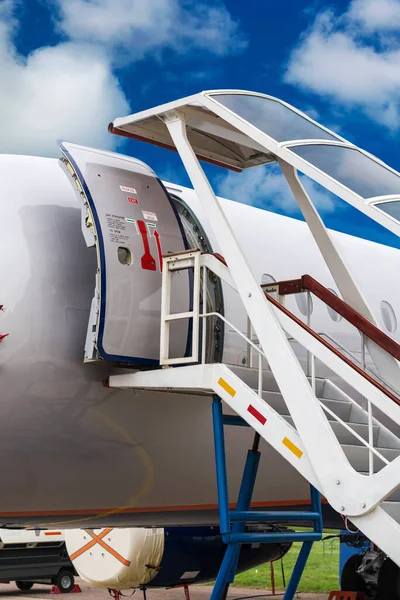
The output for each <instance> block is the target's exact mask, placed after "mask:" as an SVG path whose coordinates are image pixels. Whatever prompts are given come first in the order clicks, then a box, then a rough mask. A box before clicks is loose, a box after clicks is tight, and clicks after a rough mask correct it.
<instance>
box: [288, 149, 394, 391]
mask: <svg viewBox="0 0 400 600" xmlns="http://www.w3.org/2000/svg"><path fill="white" fill-rule="evenodd" d="M278 163H279V166H280V168H281V169H282V172H283V174H284V176H285V179H286V181H287V183H288V185H289V187H290V189H291V191H292V193H293V196H294V197H295V199H296V201H297V204H298V205H299V208H300V210H301V212H302V214H303V217H304V218H305V220H306V223H307V225H308V227H309V229H310V231H311V234H312V236H313V237H314V240H315V242H316V244H317V246H318V248H319V250H320V252H321V254H322V256H323V258H324V260H325V263H326V265H327V267H328V269H329V271H330V273H331V275H332V277H333V279H334V281H335V283H336V285H337V286H338V289H339V292H340V293H341V295H342V298H343V300H344V301H345V302H347V303H348V304H350V306H352V307H353V308H354V309H355V310H357V311H358V312H359V313H360V314H361V315H363V316H364V317H365V318H366V319H368V320H369V321H371V323H373V324H374V325H376V326H377V327H379V328H380V325H379V323H378V321H377V319H376V318H375V315H374V314H373V311H372V309H371V307H370V306H369V305H368V302H367V300H366V298H365V297H364V295H363V293H362V291H361V290H360V289H359V287H358V285H357V282H356V281H355V279H354V277H353V276H352V274H351V271H350V269H349V267H348V265H347V264H346V262H345V260H344V259H343V257H342V256H341V254H340V252H339V251H338V250H337V248H336V246H335V244H334V242H333V240H332V239H331V236H330V234H329V232H328V230H327V229H326V227H325V225H324V223H323V221H322V219H321V217H320V216H319V214H318V211H317V210H316V209H315V206H314V204H313V202H312V200H311V198H310V196H309V195H308V194H307V192H306V190H305V189H304V186H303V185H302V183H301V181H300V179H299V176H298V174H297V171H296V169H295V168H294V167H293V166H292V165H290V164H289V163H287V162H286V161H284V160H282V159H278ZM365 343H366V346H367V348H368V351H369V353H370V355H371V358H372V360H373V361H374V364H375V366H376V368H377V370H378V372H379V373H380V375H381V376H382V377H383V378H384V379H385V380H386V381H387V382H388V383H390V385H392V386H393V387H394V388H395V389H398V390H400V368H399V365H398V362H397V361H396V359H395V358H393V356H391V355H390V354H388V353H387V352H385V351H384V350H383V349H382V348H380V347H379V346H378V345H377V344H375V342H373V341H372V340H370V339H368V338H367V339H366V340H365Z"/></svg>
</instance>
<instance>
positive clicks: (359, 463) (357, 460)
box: [342, 444, 400, 473]
mask: <svg viewBox="0 0 400 600" xmlns="http://www.w3.org/2000/svg"><path fill="white" fill-rule="evenodd" d="M342 448H343V451H344V453H345V455H346V456H347V458H348V460H349V462H350V464H351V465H352V466H353V468H354V469H355V470H356V471H358V472H359V473H368V470H369V450H368V448H366V447H365V446H356V445H349V444H342ZM376 450H378V452H380V454H382V456H384V457H385V458H387V459H388V460H389V461H392V460H394V459H395V458H397V457H398V456H399V455H400V450H399V449H392V448H376ZM384 466H385V464H384V463H383V462H382V461H381V460H380V459H379V458H378V457H377V456H374V472H375V473H376V472H378V471H380V470H381V469H382V468H383V467H384Z"/></svg>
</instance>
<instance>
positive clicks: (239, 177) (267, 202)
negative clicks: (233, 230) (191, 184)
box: [216, 165, 335, 214]
mask: <svg viewBox="0 0 400 600" xmlns="http://www.w3.org/2000/svg"><path fill="white" fill-rule="evenodd" d="M301 181H302V184H303V185H304V187H305V189H306V191H307V192H308V194H309V196H310V198H311V199H312V201H313V203H314V205H315V206H316V208H317V209H318V210H319V211H320V212H322V213H330V212H333V211H334V210H335V204H334V200H333V198H332V196H331V195H329V193H327V192H325V190H324V189H323V188H322V187H320V186H319V185H318V184H316V183H315V182H313V181H312V180H311V179H309V178H308V177H305V176H301ZM216 187H217V190H218V195H219V196H222V197H223V198H228V199H230V200H236V201H238V202H242V203H243V204H250V205H251V206H258V207H260V208H265V209H267V210H272V211H273V210H276V209H279V210H282V211H284V212H285V213H287V214H295V213H299V212H300V211H299V208H298V205H297V202H296V200H295V198H294V196H293V194H292V192H291V190H290V188H289V186H288V184H287V182H286V179H285V177H284V175H283V173H282V171H281V170H280V168H279V167H278V166H277V165H266V166H261V167H255V168H252V169H246V170H245V171H243V172H242V173H234V172H229V173H228V174H227V175H225V176H222V177H220V178H219V179H218V180H217V184H216Z"/></svg>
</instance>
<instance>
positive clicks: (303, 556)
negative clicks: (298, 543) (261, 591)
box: [283, 542, 313, 600]
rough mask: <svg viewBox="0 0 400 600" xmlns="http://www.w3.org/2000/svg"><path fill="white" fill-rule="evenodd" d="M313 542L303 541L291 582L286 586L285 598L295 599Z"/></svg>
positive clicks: (287, 599) (285, 599)
mask: <svg viewBox="0 0 400 600" xmlns="http://www.w3.org/2000/svg"><path fill="white" fill-rule="evenodd" d="M312 545H313V542H303V545H302V547H301V550H300V554H299V556H298V557H297V561H296V564H295V565H294V569H293V573H292V576H291V578H290V580H289V584H288V586H287V588H286V592H285V595H284V597H283V600H293V598H294V596H295V594H296V591H297V587H298V585H299V583H300V579H301V576H302V575H303V572H304V567H305V566H306V564H307V560H308V557H309V555H310V552H311V548H312Z"/></svg>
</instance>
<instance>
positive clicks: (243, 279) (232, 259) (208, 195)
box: [162, 110, 367, 514]
mask: <svg viewBox="0 0 400 600" xmlns="http://www.w3.org/2000/svg"><path fill="white" fill-rule="evenodd" d="M162 119H163V120H164V122H165V124H166V126H167V128H168V131H169V133H170V135H171V138H172V140H173V142H174V144H175V147H176V149H177V151H178V152H179V155H180V157H181V159H182V161H183V163H184V166H185V168H186V171H187V173H188V175H189V177H190V179H191V181H192V184H193V187H194V189H195V191H196V193H197V195H198V197H199V199H201V202H202V205H203V207H204V209H205V210H206V212H207V214H208V216H209V219H210V224H211V227H212V229H213V231H214V233H215V235H216V237H218V239H219V241H220V246H221V251H222V252H223V254H224V256H225V258H226V260H227V262H228V266H229V270H230V272H231V275H232V278H233V280H234V282H235V285H236V288H237V290H238V292H239V295H240V298H241V300H242V302H243V304H244V306H245V309H246V312H247V315H248V316H249V318H250V321H251V322H252V324H253V328H254V331H255V333H256V335H257V337H258V340H259V342H260V345H261V347H262V349H263V351H264V353H265V356H266V359H267V360H268V362H269V365H270V367H271V370H272V372H273V374H274V376H275V379H276V381H277V384H278V386H279V389H280V391H281V393H282V395H283V397H284V400H285V402H286V404H287V406H288V409H289V411H290V414H291V416H292V418H293V421H294V424H295V427H296V429H297V431H298V433H299V435H300V437H301V439H302V441H303V444H304V446H305V449H306V451H307V454H308V456H309V458H310V461H311V463H312V466H313V468H314V470H315V472H316V475H317V477H318V480H319V482H320V484H321V491H322V493H323V494H324V495H325V497H327V498H328V499H329V502H330V504H331V505H332V506H333V507H334V508H335V509H336V510H339V511H340V512H343V510H344V509H341V508H340V507H342V506H344V507H345V509H346V513H347V514H357V511H358V510H359V505H360V502H358V499H357V500H356V501H355V495H354V489H355V487H356V485H357V484H358V481H356V480H357V477H356V476H355V474H354V470H353V469H352V468H351V467H350V464H349V462H348V460H347V458H346V457H345V456H344V454H343V451H342V448H341V446H340V444H339V442H338V440H337V438H336V436H335V434H334V432H333V431H332V428H331V427H330V425H329V423H328V422H327V420H326V417H325V414H324V412H323V409H322V407H321V405H320V403H319V401H318V399H317V398H316V396H315V394H314V392H313V390H312V389H311V387H310V385H309V382H308V380H307V378H306V376H305V373H304V372H303V370H302V367H301V365H300V363H299V361H298V359H297V357H296V356H295V353H294V351H293V349H292V347H291V346H290V343H289V341H288V340H287V338H286V335H285V333H284V331H283V330H282V328H281V326H280V324H279V322H278V319H277V318H276V316H275V313H274V311H273V307H272V306H271V305H270V304H269V302H268V300H267V299H266V297H265V295H264V293H263V291H262V290H261V287H260V286H259V284H258V283H257V280H256V278H255V276H254V273H253V272H252V269H251V267H250V265H249V264H248V262H247V259H246V258H245V256H244V255H243V253H242V251H241V248H240V245H239V243H238V241H237V239H236V237H235V234H234V232H233V231H232V228H231V226H230V224H229V222H228V220H227V218H226V216H225V214H224V212H223V210H222V208H221V206H220V204H219V202H218V199H217V197H216V196H215V194H214V192H213V190H212V187H211V185H210V182H209V181H208V179H207V177H206V175H205V173H204V171H203V169H202V168H201V165H200V163H199V161H198V159H197V157H196V155H195V153H194V151H193V148H192V146H191V145H190V143H189V141H188V138H187V132H186V123H185V115H184V114H183V113H180V112H179V111H177V110H173V111H169V112H166V113H164V114H163V115H162ZM321 448H323V449H324V452H323V454H321ZM338 480H340V482H341V485H337V483H336V482H337V481H338ZM361 503H365V504H367V498H361Z"/></svg>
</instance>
